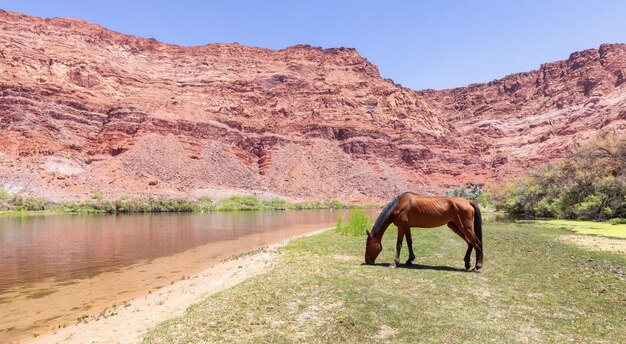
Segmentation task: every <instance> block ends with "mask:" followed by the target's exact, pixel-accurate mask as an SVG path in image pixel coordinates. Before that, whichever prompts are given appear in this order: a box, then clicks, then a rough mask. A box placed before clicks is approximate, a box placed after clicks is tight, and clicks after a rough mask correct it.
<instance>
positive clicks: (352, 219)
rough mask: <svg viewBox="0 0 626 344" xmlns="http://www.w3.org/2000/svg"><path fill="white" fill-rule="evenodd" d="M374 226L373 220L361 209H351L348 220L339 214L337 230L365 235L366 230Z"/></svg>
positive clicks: (355, 234) (346, 233)
mask: <svg viewBox="0 0 626 344" xmlns="http://www.w3.org/2000/svg"><path fill="white" fill-rule="evenodd" d="M371 228H372V221H371V220H370V218H369V216H368V215H367V214H366V213H365V212H364V211H363V210H361V209H350V212H349V214H348V220H347V221H346V220H345V219H343V218H342V217H341V215H339V217H338V218H337V227H336V230H337V232H338V233H340V234H343V235H353V236H359V235H360V236H363V235H364V234H365V231H366V230H370V229H371Z"/></svg>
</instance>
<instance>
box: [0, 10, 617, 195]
mask: <svg viewBox="0 0 626 344" xmlns="http://www.w3.org/2000/svg"><path fill="white" fill-rule="evenodd" d="M0 26H1V27H2V30H1V31H0V187H3V188H5V189H7V190H9V191H12V192H24V193H27V194H33V195H41V196H45V197H48V198H53V199H63V198H81V197H85V196H86V195H89V194H91V193H103V194H105V195H110V196H113V195H119V194H163V195H171V196H174V195H177V196H190V195H203V194H208V195H211V196H214V197H220V196H222V195H225V194H227V193H229V192H238V193H243V192H253V193H257V194H261V195H262V196H267V197H271V196H273V195H281V196H287V197H291V198H301V199H315V198H318V199H319V198H341V199H344V200H348V201H384V200H386V199H388V198H389V197H391V196H392V195H394V194H397V193H399V192H402V191H405V190H414V191H418V192H438V191H439V190H440V189H441V188H442V187H447V186H455V185H458V184H463V183H466V182H482V181H485V180H487V179H490V178H497V177H502V176H508V175H511V174H516V173H519V172H520V171H521V170H524V169H526V168H528V167H533V166H537V165H538V164H541V163H544V162H548V161H551V160H554V159H559V158H562V157H563V156H564V155H565V154H566V153H567V152H568V151H569V150H570V149H571V147H572V146H573V145H574V144H576V143H577V142H579V141H582V140H585V139H588V138H590V137H592V136H594V135H596V134H598V133H600V134H605V133H608V132H616V131H622V132H623V131H624V129H626V118H625V117H626V116H625V113H626V110H624V109H625V107H624V105H625V103H626V100H625V96H626V91H624V90H625V88H624V87H625V86H623V83H624V80H625V79H626V74H625V73H626V46H625V45H603V46H601V47H600V49H599V50H595V49H592V50H587V51H583V52H578V53H574V54H572V56H571V57H570V59H568V60H567V61H561V62H555V63H549V64H545V65H543V66H542V67H541V69H540V70H539V71H532V72H528V73H521V74H515V75H510V76H507V77H505V78H503V79H501V80H496V81H493V82H491V83H488V84H475V85H470V86H467V87H464V88H458V89H452V90H443V91H432V90H426V91H420V92H416V91H413V90H410V89H407V88H403V87H400V86H399V85H396V84H394V83H393V82H392V81H390V80H386V79H383V78H381V77H380V74H379V72H378V68H377V67H376V66H374V65H372V64H371V63H370V62H368V61H367V60H366V59H365V58H363V57H362V56H360V55H359V54H358V53H357V52H356V51H355V50H354V49H346V48H338V49H320V48H314V47H310V46H304V45H299V46H294V47H289V48H287V49H283V50H269V49H261V48H251V47H244V46H240V45H238V44H210V45H206V46H198V47H180V46H175V45H169V44H163V43H159V42H157V41H156V40H154V39H144V38H139V37H134V36H128V35H123V34H120V33H116V32H112V31H109V30H107V29H105V28H102V27H100V26H97V25H93V24H89V23H85V22H83V21H80V20H75V19H58V18H55V19H42V18H35V17H29V16H24V15H20V14H17V13H11V12H4V11H2V12H0Z"/></svg>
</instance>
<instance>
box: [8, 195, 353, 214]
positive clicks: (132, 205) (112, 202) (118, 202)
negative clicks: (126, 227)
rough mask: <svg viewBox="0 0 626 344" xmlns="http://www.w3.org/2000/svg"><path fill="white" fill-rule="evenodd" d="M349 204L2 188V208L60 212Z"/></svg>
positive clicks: (17, 210) (239, 196)
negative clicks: (50, 196) (74, 194)
mask: <svg viewBox="0 0 626 344" xmlns="http://www.w3.org/2000/svg"><path fill="white" fill-rule="evenodd" d="M347 207H348V205H346V204H344V203H342V202H340V201H338V200H326V201H323V202H319V201H314V202H300V203H292V202H289V201H288V200H286V199H283V198H272V199H269V200H261V199H259V198H257V197H254V196H243V195H233V196H230V197H227V198H223V199H221V200H219V201H217V202H213V200H212V199H211V198H210V197H208V196H200V197H198V198H196V199H185V198H167V197H159V196H149V197H137V198H135V197H128V196H125V195H121V196H119V197H118V198H117V199H104V196H103V195H102V194H101V193H94V194H92V195H90V196H89V198H87V199H85V200H82V201H65V202H52V201H49V200H46V199H45V198H41V197H30V196H24V195H12V194H10V193H9V192H6V191H5V190H3V189H0V211H3V212H7V211H8V212H17V213H24V212H34V211H46V212H57V213H158V212H209V211H242V210H291V209H298V210H301V209H329V208H330V209H341V208H347Z"/></svg>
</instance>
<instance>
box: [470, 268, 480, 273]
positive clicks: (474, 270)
mask: <svg viewBox="0 0 626 344" xmlns="http://www.w3.org/2000/svg"><path fill="white" fill-rule="evenodd" d="M478 269H479V268H473V269H472V270H470V272H476V273H478V272H479V271H478Z"/></svg>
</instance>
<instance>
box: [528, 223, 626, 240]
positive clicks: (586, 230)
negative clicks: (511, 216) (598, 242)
mask: <svg viewBox="0 0 626 344" xmlns="http://www.w3.org/2000/svg"><path fill="white" fill-rule="evenodd" d="M532 222H535V223H537V224H540V225H544V226H548V227H558V228H563V229H569V230H571V231H573V232H575V233H577V234H591V235H601V236H606V237H613V238H622V239H626V224H622V223H615V224H613V223H612V222H610V221H609V222H592V221H576V220H539V221H532ZM614 222H617V221H614Z"/></svg>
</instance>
